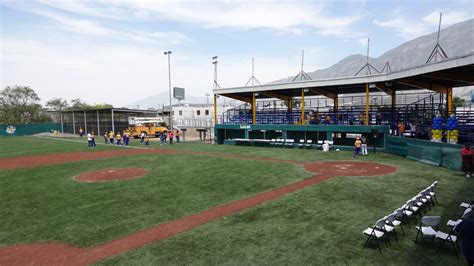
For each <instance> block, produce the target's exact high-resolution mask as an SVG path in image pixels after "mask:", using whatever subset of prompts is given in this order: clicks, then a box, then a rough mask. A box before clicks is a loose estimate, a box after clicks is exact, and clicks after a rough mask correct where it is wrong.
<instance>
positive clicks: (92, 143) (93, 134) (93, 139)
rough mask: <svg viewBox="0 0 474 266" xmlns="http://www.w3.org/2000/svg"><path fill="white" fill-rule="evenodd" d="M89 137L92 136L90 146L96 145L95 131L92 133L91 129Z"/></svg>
mask: <svg viewBox="0 0 474 266" xmlns="http://www.w3.org/2000/svg"><path fill="white" fill-rule="evenodd" d="M91 138H92V142H91V147H92V148H95V147H97V145H96V144H95V133H94V131H92V133H91Z"/></svg>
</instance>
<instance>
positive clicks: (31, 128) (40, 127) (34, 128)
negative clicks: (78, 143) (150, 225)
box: [0, 123, 61, 136]
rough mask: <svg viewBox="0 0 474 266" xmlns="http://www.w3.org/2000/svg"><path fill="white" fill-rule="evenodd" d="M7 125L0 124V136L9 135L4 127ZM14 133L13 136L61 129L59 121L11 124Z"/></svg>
mask: <svg viewBox="0 0 474 266" xmlns="http://www.w3.org/2000/svg"><path fill="white" fill-rule="evenodd" d="M8 126H9V125H0V136H10V134H7V132H6V129H7V127H8ZM13 126H14V127H15V133H14V134H13V136H25V135H34V134H37V133H42V132H51V131H52V130H57V131H61V124H60V123H44V124H28V125H13Z"/></svg>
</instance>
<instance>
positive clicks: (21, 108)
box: [0, 86, 51, 125]
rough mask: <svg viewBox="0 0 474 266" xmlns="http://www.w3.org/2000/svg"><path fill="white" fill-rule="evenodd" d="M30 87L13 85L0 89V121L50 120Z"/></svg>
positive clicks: (36, 121) (31, 121)
mask: <svg viewBox="0 0 474 266" xmlns="http://www.w3.org/2000/svg"><path fill="white" fill-rule="evenodd" d="M40 100H41V99H40V98H39V96H38V94H36V92H35V91H34V90H33V89H31V88H30V87H24V86H13V87H6V88H5V89H3V90H1V91H0V110H1V111H0V123H4V124H12V125H16V124H30V123H43V122H49V121H51V118H50V117H49V116H48V115H47V114H46V111H45V109H44V108H43V106H42V105H41V104H40V103H39V101H40Z"/></svg>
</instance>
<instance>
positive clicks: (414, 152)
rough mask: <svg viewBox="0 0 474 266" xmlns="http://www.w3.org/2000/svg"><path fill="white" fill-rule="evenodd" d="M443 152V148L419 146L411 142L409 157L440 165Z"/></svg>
mask: <svg viewBox="0 0 474 266" xmlns="http://www.w3.org/2000/svg"><path fill="white" fill-rule="evenodd" d="M441 152H442V149H441V148H437V147H429V146H419V145H413V144H410V143H409V144H408V155H407V158H409V159H412V160H415V161H419V162H423V163H427V164H432V165H436V166H440V165H441V160H442V156H441V154H442V153H441Z"/></svg>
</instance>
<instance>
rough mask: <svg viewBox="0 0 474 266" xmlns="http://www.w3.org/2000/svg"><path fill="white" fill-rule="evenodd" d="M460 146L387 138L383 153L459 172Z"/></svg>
mask: <svg viewBox="0 0 474 266" xmlns="http://www.w3.org/2000/svg"><path fill="white" fill-rule="evenodd" d="M461 148H462V146H461V145H453V144H446V143H440V142H432V141H427V140H419V139H410V138H402V137H392V136H388V137H387V143H386V145H385V151H386V152H387V153H392V154H396V155H401V156H406V157H407V158H408V159H412V160H415V161H419V162H423V163H428V164H431V165H436V166H442V167H446V168H449V169H453V170H461Z"/></svg>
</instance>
